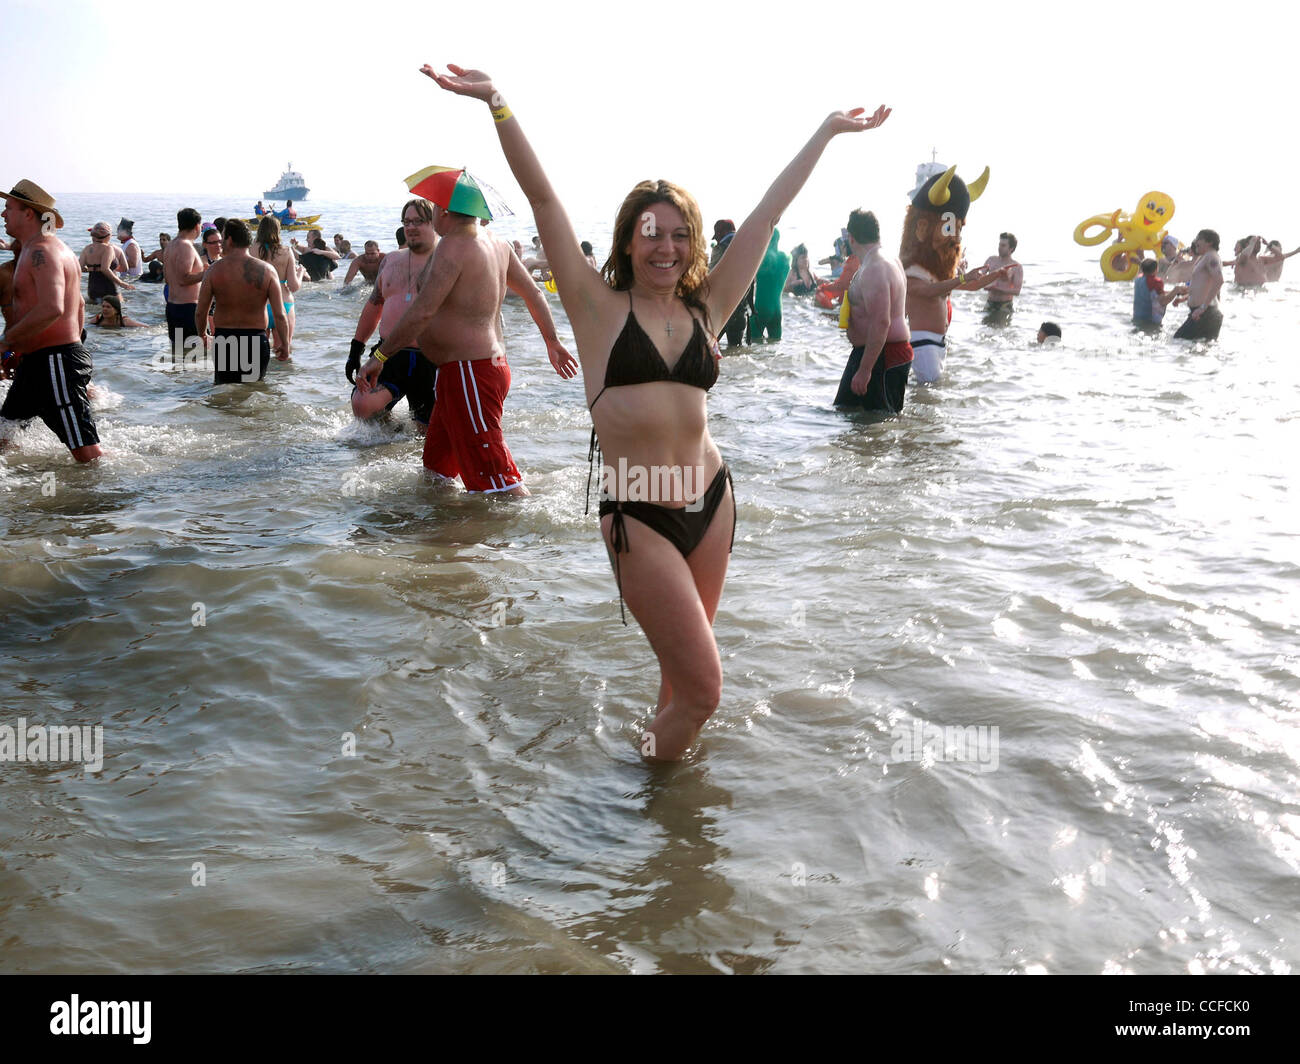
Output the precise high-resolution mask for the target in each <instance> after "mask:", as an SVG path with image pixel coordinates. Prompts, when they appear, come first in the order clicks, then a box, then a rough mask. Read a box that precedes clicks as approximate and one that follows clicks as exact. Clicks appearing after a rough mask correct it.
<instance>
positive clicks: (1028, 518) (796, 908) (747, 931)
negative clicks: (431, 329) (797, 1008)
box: [0, 196, 1300, 973]
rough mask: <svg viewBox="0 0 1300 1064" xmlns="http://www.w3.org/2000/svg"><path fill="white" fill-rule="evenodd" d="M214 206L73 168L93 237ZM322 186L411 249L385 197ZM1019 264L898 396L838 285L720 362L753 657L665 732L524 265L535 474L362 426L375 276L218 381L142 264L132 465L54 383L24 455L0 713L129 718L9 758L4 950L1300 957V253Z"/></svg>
mask: <svg viewBox="0 0 1300 1064" xmlns="http://www.w3.org/2000/svg"><path fill="white" fill-rule="evenodd" d="M191 200H192V198H188V197H183V196H169V197H162V196H159V197H132V198H130V200H129V201H128V202H122V200H121V198H118V199H110V198H107V197H93V196H81V197H77V196H69V197H66V198H65V197H61V199H60V206H61V207H64V208H65V213H66V215H67V217H68V223H69V224H68V229H67V231H66V232H67V233H68V238H69V243H70V244H71V245H72V246H73V248H74V250H75V249H79V248H80V246H81V244H82V242H83V239H84V238H83V237H82V233H83V232H84V230H85V228H86V227H87V226H89V225H90V224H91V223H92V222H93V221H94V220H96V219H97V218H98V217H104V218H107V219H108V220H109V221H110V223H111V222H113V221H115V220H116V218H117V217H119V216H120V215H121V214H122V213H127V214H129V215H131V216H132V217H134V218H135V219H136V232H137V234H139V236H140V237H141V239H142V243H144V244H145V247H146V250H151V249H152V248H153V247H154V246H156V245H155V244H154V242H153V240H152V238H151V237H150V235H149V234H151V233H153V234H156V232H157V231H159V230H162V229H167V228H171V227H172V226H171V225H170V224H169V219H170V220H174V211H175V208H176V207H177V206H179V205H181V204H182V203H186V202H191ZM235 202H236V201H235V200H234V199H233V198H232V199H229V200H226V201H213V202H204V201H202V200H200V201H198V202H194V205H195V206H197V207H199V208H200V209H201V210H202V211H203V212H204V216H205V218H206V217H207V216H209V215H210V214H215V213H218V212H222V211H224V210H227V209H229V208H230V207H231V206H232V205H233V204H234V203H235ZM615 205H616V204H614V203H610V204H609V205H608V206H609V212H608V213H609V215H610V217H612V214H613V208H614V206H615ZM310 207H311V210H312V212H316V211H321V212H322V213H323V214H324V219H323V220H324V222H325V225H324V229H325V231H326V232H327V233H332V232H333V231H335V230H336V229H341V230H342V231H343V232H344V233H345V234H346V235H348V236H349V238H350V239H352V240H353V242H354V243H356V244H358V245H359V243H360V240H362V239H365V238H367V237H371V236H374V237H377V238H379V239H380V240H381V242H382V243H383V246H385V247H391V246H392V230H393V229H394V227H395V226H396V224H397V220H398V208H399V207H400V201H399V202H394V203H393V204H391V205H388V206H383V207H367V206H360V205H354V204H353V205H350V204H340V203H330V202H328V201H321V202H315V203H312V204H310ZM602 225H603V226H604V228H602ZM500 228H501V229H502V230H504V231H505V232H507V233H510V232H518V233H520V234H521V235H522V234H526V233H527V232H528V231H529V230H528V229H527V224H526V220H522V219H516V220H513V221H507V222H506V223H505V224H503V225H502V226H500ZM585 228H586V233H587V234H588V235H591V236H592V239H593V240H594V241H595V242H596V244H597V248H598V252H599V251H600V250H602V249H603V248H604V247H605V246H606V245H607V240H608V233H609V229H608V221H604V222H601V221H600V220H599V219H597V220H594V221H591V222H590V224H589V225H587V226H586V227H585ZM805 235H806V236H807V237H808V238H809V239H813V240H818V241H819V243H818V246H820V242H821V241H820V238H818V237H817V235H816V234H805ZM831 235H833V234H828V235H827V236H826V239H825V241H824V242H826V243H829V239H830V236H831ZM602 238H603V241H604V242H602ZM798 238H799V237H798V235H795V236H794V238H793V239H790V240H787V241H786V246H789V244H791V243H793V240H794V239H798ZM1022 261H1024V262H1025V265H1026V285H1027V287H1026V291H1025V293H1024V295H1023V296H1022V298H1021V299H1020V301H1019V303H1018V309H1017V312H1016V315H1015V318H1014V320H1013V322H1012V324H1011V325H1010V326H1009V327H1008V328H1005V329H992V328H988V327H985V326H982V325H981V324H980V323H979V318H980V309H981V307H982V303H983V298H982V296H976V295H965V294H961V295H959V296H958V298H957V300H956V315H955V318H954V322H953V329H952V333H951V337H952V347H951V349H950V354H949V357H948V368H947V371H946V374H945V376H944V378H943V380H942V381H941V382H939V383H938V384H936V385H933V386H917V385H915V383H913V384H912V385H911V386H910V387H909V393H908V402H907V407H906V410H905V411H904V413H903V416H902V417H900V418H897V419H894V420H887V421H880V422H869V421H866V420H863V419H861V418H858V417H851V416H846V415H844V414H841V413H839V412H836V411H835V410H834V409H832V408H831V407H830V405H829V404H830V400H831V398H832V397H833V395H834V391H835V387H836V384H837V382H838V379H839V375H840V372H841V369H842V367H843V364H844V361H845V359H846V357H847V354H848V345H847V343H846V342H845V340H844V338H843V334H842V333H840V332H839V331H838V330H837V329H836V328H835V326H834V323H833V322H832V321H830V320H829V319H827V318H826V317H825V316H824V315H822V314H820V313H818V312H816V311H815V310H814V309H812V308H811V307H809V306H808V305H807V304H806V303H798V302H794V301H787V303H786V310H785V337H784V339H783V340H782V341H781V342H780V343H777V344H770V345H766V346H762V347H755V348H746V349H740V350H738V351H733V352H732V353H731V354H730V357H728V358H726V359H725V360H724V362H723V369H722V374H721V378H720V380H719V383H718V386H717V387H715V389H714V390H713V392H712V393H711V395H710V401H709V405H710V420H711V428H712V432H713V434H714V437H715V438H716V440H717V442H718V445H719V447H720V448H721V450H722V453H723V455H724V457H725V458H726V460H727V461H728V462H729V463H730V465H731V468H732V470H733V473H734V475H735V481H736V490H737V496H738V503H739V525H738V529H737V533H736V543H735V552H734V554H733V557H732V562H731V567H730V570H729V579H728V584H727V588H726V591H725V593H724V595H723V599H722V604H721V609H720V611H719V615H718V620H717V624H716V633H717V638H718V643H719V646H720V648H721V652H722V657H723V666H724V675H725V689H724V695H723V701H722V704H721V707H720V708H719V710H718V712H717V713H716V715H715V716H714V718H713V720H712V721H711V722H710V724H709V726H708V728H707V729H706V731H705V733H704V735H703V739H702V742H701V743H700V744H699V746H698V748H697V749H696V750H695V751H694V752H693V753H692V754H691V756H690V757H689V758H688V760H687V761H685V762H684V763H682V764H680V765H678V766H673V767H664V768H647V767H646V766H644V765H643V764H642V763H641V762H640V758H639V756H638V750H637V740H638V738H639V735H640V730H641V729H642V728H643V727H644V725H645V724H646V723H647V721H648V719H649V717H650V714H651V711H652V708H653V703H654V699H655V696H656V684H657V670H656V668H655V665H654V657H653V655H652V653H651V652H650V650H649V647H648V645H647V644H646V642H645V640H644V638H643V637H642V635H641V634H640V632H639V630H638V629H637V628H636V626H635V624H632V625H631V626H629V627H626V628H625V627H623V626H622V625H621V624H620V623H619V614H618V604H617V598H616V592H615V588H614V584H613V579H612V576H611V574H610V570H609V564H608V561H607V559H606V556H605V552H604V549H603V546H602V544H601V541H600V538H599V533H598V530H597V526H596V519H595V516H594V515H584V513H583V492H584V488H585V485H586V479H587V469H586V463H585V461H584V459H585V456H586V443H587V433H588V429H589V422H588V419H587V416H586V412H585V408H584V401H583V395H582V389H581V386H580V382H578V381H572V382H565V381H562V380H560V378H558V377H557V376H556V375H555V374H554V373H553V371H552V370H551V369H550V366H549V364H548V363H547V361H546V357H545V352H544V349H543V346H542V344H541V342H540V339H539V337H538V336H537V334H536V332H535V330H534V329H533V326H532V324H531V321H530V319H529V318H528V315H527V313H526V311H525V310H524V308H523V307H522V305H520V304H517V303H508V304H507V306H506V309H505V324H506V334H507V339H508V345H509V353H510V354H509V357H510V362H511V366H512V369H513V373H514V386H513V390H512V392H511V395H510V398H509V400H508V402H507V407H506V423H505V429H506V437H507V440H508V441H509V443H510V446H511V448H512V450H513V452H514V455H515V457H516V460H517V462H518V463H519V465H520V467H521V469H522V470H523V471H524V473H525V475H526V477H527V480H528V484H529V486H530V488H531V489H532V491H533V492H534V494H533V495H532V496H531V497H530V498H528V499H525V500H522V501H513V500H503V499H485V498H481V497H469V496H466V495H464V494H461V493H458V492H457V491H455V490H453V489H450V488H448V487H446V486H440V485H435V484H433V483H430V482H429V481H428V480H427V479H426V478H425V476H424V475H423V474H422V472H421V467H420V460H419V455H420V441H419V440H418V439H416V438H415V437H414V436H413V435H412V434H411V432H410V430H409V427H408V426H407V424H406V420H405V418H404V417H399V418H397V419H395V420H394V421H393V422H392V423H391V424H381V425H366V426H360V425H357V424H356V423H354V421H353V419H352V417H351V414H350V412H349V409H348V406H347V391H348V386H347V384H346V382H345V381H344V379H343V374H342V366H343V361H344V359H345V357H346V354H347V346H348V340H349V339H350V338H351V336H352V330H353V327H354V323H355V320H356V317H357V315H358V314H359V312H360V309H361V306H362V303H363V301H364V299H365V298H366V295H367V290H365V289H364V288H361V287H356V288H353V289H351V290H346V289H343V288H342V287H341V285H340V284H339V283H337V282H331V283H325V284H320V285H314V286H308V287H307V288H306V289H305V290H304V291H303V292H302V293H301V295H300V298H299V301H298V331H297V336H296V341H295V360H294V362H293V363H292V364H291V365H288V366H283V365H278V364H274V363H273V364H272V367H271V371H270V376H269V380H268V381H267V382H266V383H265V384H261V385H254V386H229V387H222V388H214V387H213V386H212V384H211V383H210V378H209V377H208V376H207V375H206V374H204V373H202V372H198V371H194V372H181V373H174V372H165V371H162V370H160V369H157V368H154V367H153V366H152V365H151V364H150V359H151V356H152V354H153V353H154V351H155V350H156V349H158V348H160V347H162V346H165V343H166V338H165V334H164V331H163V329H162V324H161V323H162V305H161V292H160V291H158V289H157V288H156V287H155V288H150V287H147V286H142V287H141V291H140V292H138V293H135V294H132V295H129V296H128V300H127V303H128V308H129V312H130V313H131V314H133V315H134V316H136V317H138V318H140V319H141V320H144V321H147V322H150V323H152V326H151V328H150V329H149V330H136V331H128V332H121V333H105V332H102V331H99V330H97V329H93V328H92V329H91V330H90V339H89V341H88V346H89V348H90V350H91V351H92V354H93V356H94V359H95V367H96V373H95V379H96V382H97V384H98V386H99V388H100V389H101V394H100V397H99V398H98V400H97V403H96V413H97V417H98V420H99V426H100V431H101V435H102V437H103V440H104V444H105V446H106V448H107V449H108V450H109V451H110V452H111V457H110V458H109V460H108V461H106V462H103V463H101V464H100V465H98V466H97V467H95V468H89V469H83V468H78V467H76V466H75V464H74V463H73V462H72V461H71V460H70V459H69V458H68V456H67V454H66V452H65V451H64V449H63V448H62V446H61V445H60V444H59V443H58V441H57V440H56V439H55V438H54V436H53V435H52V434H51V433H49V432H48V431H47V430H46V429H45V428H44V427H43V426H40V425H39V424H35V425H33V426H32V427H31V428H30V429H29V430H28V431H27V433H26V435H25V437H24V439H23V450H22V451H21V452H20V453H18V454H11V455H6V456H4V457H2V458H0V521H2V522H3V526H2V527H3V533H4V534H3V537H0V565H2V568H0V572H2V573H3V582H2V584H3V586H2V587H0V633H2V634H0V648H2V651H3V663H4V670H5V675H6V679H7V683H6V696H5V700H4V709H3V714H2V715H0V726H4V725H10V726H14V727H17V725H18V723H19V721H20V720H23V721H25V722H26V723H27V725H28V726H31V725H35V724H43V725H54V724H75V725H95V724H99V725H102V726H103V729H104V730H103V744H104V760H103V767H102V771H101V772H99V773H98V774H95V773H89V772H86V771H85V770H84V769H83V768H82V766H80V765H72V764H67V763H45V764H31V763H0V942H3V944H4V948H3V951H2V952H0V969H2V970H4V971H8V972H31V971H47V972H76V971H94V972H141V971H202V972H208V971H240V972H255V971H260V972H266V971H280V972H285V971H324V972H331V971H371V972H426V971H427V972H505V971H509V972H519V971H545V972H554V971H566V972H569V971H572V972H617V971H623V972H660V971H663V972H707V971H719V972H765V971H771V972H851V971H880V972H899V973H901V972H1006V973H1015V972H1041V971H1045V972H1084V973H1088V972H1134V973H1155V972H1273V973H1287V972H1290V971H1291V970H1292V969H1293V968H1294V967H1295V966H1296V962H1297V945H1296V942H1297V936H1298V935H1300V920H1298V919H1297V911H1300V890H1298V889H1297V882H1298V880H1297V873H1300V805H1298V803H1297V791H1298V783H1300V721H1298V720H1297V709H1298V708H1300V650H1298V649H1297V647H1298V646H1300V643H1298V641H1297V629H1298V627H1300V605H1298V604H1300V540H1297V537H1296V534H1295V529H1296V517H1297V513H1296V507H1295V504H1294V502H1293V501H1292V499H1291V497H1290V489H1291V487H1292V482H1293V480H1294V466H1295V455H1296V453H1297V450H1298V447H1297V444H1298V443H1300V439H1298V434H1297V420H1296V413H1295V396H1296V394H1297V386H1298V385H1300V365H1298V364H1297V362H1296V360H1295V359H1292V358H1290V357H1288V356H1287V355H1286V352H1287V351H1289V350H1290V341H1291V337H1292V335H1293V334H1294V331H1295V327H1296V324H1297V312H1296V299H1297V296H1298V295H1300V289H1298V288H1297V285H1296V283H1295V280H1296V278H1300V273H1296V274H1295V276H1294V277H1288V278H1286V279H1284V280H1283V281H1282V282H1281V283H1280V284H1276V285H1271V286H1269V288H1268V289H1267V290H1266V291H1262V292H1254V293H1250V292H1240V291H1236V290H1233V289H1231V288H1229V289H1227V290H1226V292H1225V295H1224V313H1225V319H1226V320H1225V324H1224V328H1223V335H1222V338H1221V340H1220V341H1219V343H1217V344H1213V345H1203V344H1201V345H1192V344H1188V343H1184V342H1180V341H1174V340H1172V339H1171V338H1169V335H1167V336H1166V337H1161V338H1151V337H1148V336H1142V335H1138V334H1135V333H1133V332H1132V330H1131V328H1130V327H1129V326H1128V324H1127V320H1128V308H1129V304H1130V289H1129V287H1128V286H1127V285H1106V284H1105V283H1103V282H1102V280H1101V278H1100V274H1099V271H1097V270H1096V267H1095V265H1093V266H1091V267H1089V266H1087V265H1081V262H1080V259H1079V258H1078V257H1076V258H1073V259H1064V258H1062V259H1061V260H1059V261H1048V260H1044V261H1035V260H1034V259H1033V258H1032V257H1028V256H1027V257H1026V258H1025V259H1024V260H1022ZM1296 269H1300V268H1297V267H1295V266H1294V265H1292V266H1291V267H1289V268H1288V272H1290V271H1291V270H1296ZM552 306H553V309H554V311H555V313H556V315H557V318H558V319H559V321H560V330H561V334H562V335H564V336H568V335H569V334H568V330H567V322H565V320H564V319H563V311H562V309H561V308H560V306H559V303H558V301H556V300H554V299H553V300H552ZM1184 313H1185V312H1184V311H1182V310H1180V309H1177V308H1175V309H1174V310H1173V311H1172V312H1171V315H1170V319H1171V322H1172V323H1173V324H1171V326H1170V327H1169V328H1168V330H1167V334H1172V331H1173V328H1174V327H1176V324H1177V323H1178V322H1179V321H1181V319H1182V316H1183V314H1184ZM1045 318H1050V319H1053V320H1056V321H1058V322H1060V323H1061V324H1062V326H1063V328H1064V332H1065V340H1064V343H1063V344H1062V345H1061V346H1059V347H1056V348H1050V349H1043V348H1038V347H1036V346H1034V345H1033V344H1032V339H1033V334H1034V332H1035V331H1036V329H1037V326H1038V323H1039V322H1040V321H1041V320H1043V319H1045ZM0 387H7V385H0ZM398 412H399V413H404V404H401V405H399V407H398ZM200 621H201V622H202V623H196V622H200ZM936 729H939V731H936ZM942 729H948V731H947V732H946V733H945V732H944V731H942ZM956 729H961V731H960V732H957V731H956ZM994 729H996V731H994Z"/></svg>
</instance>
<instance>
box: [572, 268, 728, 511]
mask: <svg viewBox="0 0 1300 1064" xmlns="http://www.w3.org/2000/svg"><path fill="white" fill-rule="evenodd" d="M691 319H692V320H693V321H694V322H695V324H694V326H693V327H692V329H691V338H690V339H689V340H687V341H686V347H685V349H684V350H683V351H682V354H681V357H680V358H679V359H678V360H677V364H676V365H675V366H673V368H672V369H669V368H668V363H667V362H665V361H664V356H663V355H661V354H660V353H659V349H658V348H657V347H655V343H654V341H653V340H651V339H650V337H649V336H647V335H646V331H645V330H644V329H643V328H641V323H640V322H638V321H637V320H636V314H634V313H633V312H632V293H631V292H628V294H627V321H626V322H625V323H624V324H623V331H622V332H621V333H619V334H618V339H617V340H615V341H614V346H613V347H611V348H610V349H609V361H608V362H607V363H606V364H605V384H604V387H602V388H601V389H600V392H599V393H598V394H597V396H596V398H595V399H593V400H592V401H591V406H590V407H588V408H587V409H588V410H590V409H593V408H594V407H595V405H596V403H597V402H598V401H599V400H600V397H601V396H602V395H604V394H605V389H606V388H621V387H623V386H624V385H627V384H649V383H650V382H652V381H676V382H677V383H678V384H689V385H690V386H691V387H693V388H703V389H704V390H705V391H706V392H707V391H708V390H709V389H710V388H712V387H713V386H714V384H716V383H717V380H718V359H719V357H720V356H719V355H718V354H717V350H718V342H717V340H714V341H712V342H710V341H709V338H708V335H707V334H706V333H705V331H704V326H702V325H701V324H700V319H699V318H697V317H695V315H693V314H692V315H691ZM599 454H600V442H599V441H598V440H597V439H596V426H595V425H592V426H591V443H590V445H589V446H588V447H587V509H588V510H590V508H591V477H592V473H593V472H594V470H595V465H594V463H595V462H596V460H597V457H598V456H599Z"/></svg>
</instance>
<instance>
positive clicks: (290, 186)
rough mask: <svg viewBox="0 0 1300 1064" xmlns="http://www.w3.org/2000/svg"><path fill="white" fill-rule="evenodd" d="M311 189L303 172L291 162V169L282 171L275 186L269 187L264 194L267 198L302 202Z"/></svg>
mask: <svg viewBox="0 0 1300 1064" xmlns="http://www.w3.org/2000/svg"><path fill="white" fill-rule="evenodd" d="M310 191H311V189H309V188H308V187H307V182H306V181H304V180H303V176H302V174H300V173H298V171H297V170H295V169H294V168H293V163H290V164H289V169H287V170H286V171H285V172H284V173H282V174H281V175H280V180H279V181H277V182H276V183H275V188H269V189H267V190H266V191H265V192H264V193H263V195H264V196H265V197H266V198H267V199H291V200H294V201H296V202H301V201H302V200H305V199H306V198H307V193H308V192H310Z"/></svg>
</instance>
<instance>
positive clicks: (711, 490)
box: [599, 464, 736, 624]
mask: <svg viewBox="0 0 1300 1064" xmlns="http://www.w3.org/2000/svg"><path fill="white" fill-rule="evenodd" d="M729 484H731V470H730V469H728V468H727V466H726V465H725V464H724V465H723V466H722V467H721V468H719V470H718V472H717V473H716V474H715V475H714V477H713V481H712V482H711V483H710V484H709V487H708V489H707V490H706V491H705V492H704V494H703V495H702V496H701V497H700V505H699V508H698V509H687V508H685V507H671V506H660V505H658V504H657V503H653V502H623V501H622V500H620V499H601V501H600V511H599V512H600V516H601V517H604V516H605V515H606V514H611V513H612V514H613V515H614V523H613V525H612V526H611V528H610V546H611V547H612V548H613V551H614V581H615V583H617V584H618V612H619V615H620V616H621V617H622V618H623V623H624V624H627V612H626V611H625V610H624V609H623V579H622V576H621V575H620V573H619V566H618V556H619V555H620V554H621V553H622V552H623V551H628V552H629V553H630V552H631V550H632V546H631V544H630V543H628V539H627V527H626V526H625V525H624V523H623V518H624V517H631V518H633V519H635V520H637V521H640V522H641V524H643V525H645V526H646V527H647V528H649V529H650V530H651V531H654V532H658V533H659V535H661V536H663V537H664V539H666V540H668V542H669V543H671V544H672V545H673V546H674V547H676V548H677V550H678V552H679V553H680V554H681V556H682V557H683V558H688V557H690V554H691V552H692V551H693V550H695V548H696V547H698V546H699V545H700V540H702V539H703V538H704V534H705V533H706V532H707V531H708V530H709V526H710V525H711V524H713V516H714V514H716V513H717V512H718V507H719V506H721V505H722V497H723V495H725V494H726V488H727V485H729ZM731 498H732V520H731V546H730V547H728V548H727V550H728V551H730V550H731V549H732V547H734V546H735V545H736V518H735V513H736V504H735V498H736V490H735V487H734V486H733V487H732V490H731Z"/></svg>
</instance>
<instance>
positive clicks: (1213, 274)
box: [1174, 229, 1223, 340]
mask: <svg viewBox="0 0 1300 1064" xmlns="http://www.w3.org/2000/svg"><path fill="white" fill-rule="evenodd" d="M1192 251H1193V252H1194V253H1195V254H1196V255H1197V256H1198V257H1197V259H1196V266H1195V267H1194V268H1193V270H1192V279H1191V280H1190V281H1188V282H1187V295H1186V296H1179V297H1178V300H1177V302H1179V303H1181V302H1186V303H1187V305H1188V306H1189V307H1191V313H1190V314H1189V315H1188V316H1187V320H1186V321H1185V322H1183V324H1182V326H1181V327H1180V328H1179V329H1178V331H1177V332H1176V333H1174V338H1175V339H1177V340H1217V339H1218V338H1219V328H1220V327H1221V326H1222V325H1223V314H1222V313H1221V312H1220V310H1219V289H1220V288H1222V287H1223V263H1222V262H1220V260H1219V234H1218V233H1216V232H1215V231H1214V230H1213V229H1202V230H1201V231H1200V232H1199V233H1197V234H1196V239H1195V240H1193V241H1192Z"/></svg>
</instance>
